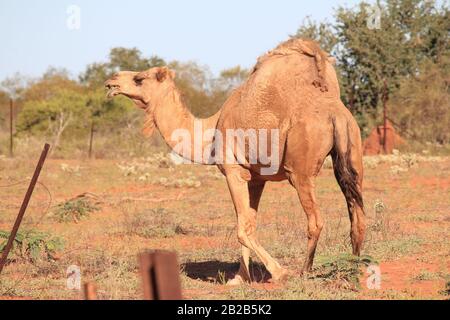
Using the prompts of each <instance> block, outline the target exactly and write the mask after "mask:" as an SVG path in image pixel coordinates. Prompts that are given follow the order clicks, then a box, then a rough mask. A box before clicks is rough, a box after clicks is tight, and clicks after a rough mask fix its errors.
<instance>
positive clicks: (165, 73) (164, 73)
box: [156, 67, 175, 82]
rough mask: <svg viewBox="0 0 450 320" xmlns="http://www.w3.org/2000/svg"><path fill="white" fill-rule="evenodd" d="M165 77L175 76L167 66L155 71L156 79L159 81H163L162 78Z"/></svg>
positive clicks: (164, 78)
mask: <svg viewBox="0 0 450 320" xmlns="http://www.w3.org/2000/svg"><path fill="white" fill-rule="evenodd" d="M167 78H171V79H173V78H175V72H173V71H172V70H169V68H167V67H161V68H159V69H158V71H157V72H156V80H158V81H159V82H164V80H166V79H167Z"/></svg>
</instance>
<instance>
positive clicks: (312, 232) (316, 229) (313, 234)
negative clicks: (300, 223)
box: [308, 221, 323, 239]
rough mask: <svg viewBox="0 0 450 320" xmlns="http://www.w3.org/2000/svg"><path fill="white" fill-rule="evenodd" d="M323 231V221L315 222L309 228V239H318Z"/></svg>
mask: <svg viewBox="0 0 450 320" xmlns="http://www.w3.org/2000/svg"><path fill="white" fill-rule="evenodd" d="M322 229H323V221H315V223H314V224H312V225H310V226H308V239H318V238H319V236H320V233H321V232H322Z"/></svg>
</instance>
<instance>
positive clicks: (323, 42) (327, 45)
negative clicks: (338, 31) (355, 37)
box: [293, 17, 338, 55]
mask: <svg viewBox="0 0 450 320" xmlns="http://www.w3.org/2000/svg"><path fill="white" fill-rule="evenodd" d="M293 37H294V38H302V39H311V40H314V41H316V42H317V43H319V45H320V47H321V48H322V50H324V51H325V52H327V53H329V54H331V55H333V52H334V48H335V46H336V44H337V42H338V39H337V37H336V35H335V34H334V33H333V26H332V25H331V24H330V23H329V22H327V21H324V22H315V21H313V20H311V18H310V17H306V19H305V20H303V23H302V25H301V26H300V28H299V29H298V30H297V33H296V34H295V35H293Z"/></svg>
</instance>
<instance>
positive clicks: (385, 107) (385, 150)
mask: <svg viewBox="0 0 450 320" xmlns="http://www.w3.org/2000/svg"><path fill="white" fill-rule="evenodd" d="M386 102H387V84H386V79H384V92H383V151H384V154H387V106H386Z"/></svg>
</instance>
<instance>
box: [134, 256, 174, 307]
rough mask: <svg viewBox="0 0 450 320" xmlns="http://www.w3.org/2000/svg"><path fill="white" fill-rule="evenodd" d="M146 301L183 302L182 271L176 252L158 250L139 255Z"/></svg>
mask: <svg viewBox="0 0 450 320" xmlns="http://www.w3.org/2000/svg"><path fill="white" fill-rule="evenodd" d="M138 258H139V267H140V272H141V276H142V284H143V288H144V300H181V299H182V296H181V283H180V274H179V272H180V269H179V266H178V260H177V255H176V253H175V252H169V251H160V250H156V251H153V252H147V253H142V254H140V255H139V257H138Z"/></svg>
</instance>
